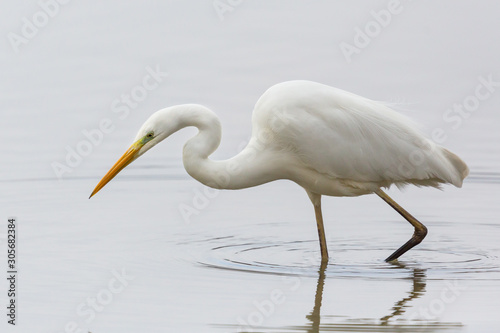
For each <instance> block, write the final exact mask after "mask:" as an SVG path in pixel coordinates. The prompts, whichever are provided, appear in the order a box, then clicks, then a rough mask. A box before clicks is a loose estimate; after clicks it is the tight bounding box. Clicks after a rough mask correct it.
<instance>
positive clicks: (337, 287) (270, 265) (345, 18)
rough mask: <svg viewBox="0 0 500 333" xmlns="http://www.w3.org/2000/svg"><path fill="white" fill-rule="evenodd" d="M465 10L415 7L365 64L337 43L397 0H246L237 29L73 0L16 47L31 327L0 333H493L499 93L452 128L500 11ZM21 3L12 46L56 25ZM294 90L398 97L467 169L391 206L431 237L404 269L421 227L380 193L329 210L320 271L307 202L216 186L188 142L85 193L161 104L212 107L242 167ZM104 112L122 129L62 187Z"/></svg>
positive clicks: (8, 185) (5, 172)
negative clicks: (33, 26)
mask: <svg viewBox="0 0 500 333" xmlns="http://www.w3.org/2000/svg"><path fill="white" fill-rule="evenodd" d="M452 5H453V6H454V8H456V10H458V7H457V6H456V2H453V3H452V2H450V3H448V4H446V2H444V3H440V4H422V3H410V2H408V3H407V2H402V6H403V11H402V12H401V13H399V14H397V15H395V16H393V18H392V21H391V23H390V24H389V25H388V26H387V27H385V28H384V29H383V30H382V31H381V32H380V34H379V35H378V36H376V37H375V38H373V40H372V41H371V43H370V45H369V46H367V47H366V48H364V49H362V50H361V52H360V53H359V54H356V55H354V56H353V57H352V62H351V63H348V62H347V61H346V59H345V57H344V56H343V54H342V53H341V51H340V48H339V43H340V42H341V41H345V42H351V43H352V39H353V36H354V28H355V27H360V28H364V27H365V25H366V24H367V23H368V22H370V20H372V16H371V14H370V11H371V10H375V11H380V10H383V9H385V8H387V3H386V2H383V1H382V2H377V3H375V2H372V1H370V2H368V1H367V2H364V3H363V2H357V3H356V4H347V3H344V4H334V3H331V2H322V3H319V4H317V7H315V6H316V5H315V6H312V5H310V4H306V3H303V4H298V3H297V4H293V5H291V4H288V3H286V2H282V3H279V2H276V3H273V4H268V3H267V2H252V3H249V2H242V3H241V4H239V5H237V6H235V7H234V10H233V11H229V12H226V13H225V14H224V20H223V21H221V20H220V19H219V16H218V15H217V12H216V11H215V10H214V8H213V4H212V3H210V2H190V3H189V4H179V3H169V2H163V3H162V4H158V3H137V4H122V3H118V2H117V3H114V4H111V3H107V4H98V5H95V4H94V5H93V6H92V7H91V6H89V5H88V4H84V3H79V2H71V3H69V4H67V5H64V6H61V7H60V11H59V12H58V13H57V15H55V16H54V17H53V18H51V19H50V21H49V23H48V24H47V25H46V26H45V27H43V28H42V29H40V31H39V32H38V34H37V35H36V36H35V37H33V38H32V39H30V40H29V41H28V43H26V44H23V45H21V46H20V48H19V52H18V53H16V52H15V51H14V50H13V48H12V46H11V44H10V43H9V40H8V38H4V39H3V41H2V43H3V45H2V46H3V50H5V52H2V53H0V60H1V62H0V63H1V65H0V66H2V80H1V81H0V84H1V89H0V91H1V93H0V103H1V105H2V107H1V109H0V110H1V111H0V112H1V116H2V120H3V121H2V134H3V135H2V138H3V142H4V144H3V145H2V148H1V149H2V154H1V155H2V164H1V169H0V182H1V187H2V192H1V197H0V202H1V205H2V208H3V210H2V211H3V212H4V213H3V217H2V218H3V219H4V220H6V219H7V217H8V216H15V217H16V218H17V219H18V232H19V237H18V246H19V254H18V265H19V279H18V292H19V293H18V313H17V314H18V318H17V319H18V323H17V327H15V328H13V327H11V326H10V325H7V323H6V320H5V317H4V319H2V323H1V324H0V325H1V326H2V332H3V331H4V328H5V331H12V332H14V331H15V332H34V331H37V332H65V331H67V332H76V331H77V329H80V330H81V332H93V333H97V332H137V331H145V332H146V331H147V332H237V331H250V332H252V331H254V332H319V331H325V332H328V331H335V332H436V331H444V332H478V331H481V332H489V331H495V330H496V329H497V327H498V326H499V325H500V321H499V320H498V315H497V312H498V309H499V307H500V301H499V300H500V259H499V255H500V247H499V245H498V235H499V234H500V233H499V232H500V230H499V228H500V224H499V222H498V220H497V216H498V215H499V214H498V213H499V209H500V208H499V206H498V204H497V195H498V188H499V184H500V173H498V170H499V167H500V158H499V156H500V148H499V145H498V140H499V138H500V137H499V134H498V131H497V129H496V127H497V126H498V122H499V116H498V112H496V110H498V107H499V106H500V97H499V96H500V94H499V93H498V92H497V91H496V89H497V88H496V86H493V88H492V89H493V90H492V92H491V94H490V95H489V97H488V98H485V99H481V101H480V103H479V105H478V106H477V109H475V110H474V111H471V112H468V113H467V112H466V113H462V115H461V116H460V117H459V118H454V120H453V121H446V120H445V118H443V117H444V115H445V114H446V112H448V111H447V110H448V109H450V108H452V107H453V104H454V103H465V101H466V100H467V98H469V100H470V98H471V97H469V96H474V93H475V89H476V87H477V85H478V84H481V80H480V79H479V78H480V77H482V78H488V76H489V75H492V77H493V79H494V81H496V80H497V78H498V77H500V74H499V73H498V65H497V63H498V62H497V59H498V58H499V56H500V47H499V46H498V45H497V44H498V43H497V41H498V40H499V37H500V30H499V29H497V24H498V23H497V18H496V15H495V13H496V12H498V5H497V4H496V3H495V2H490V3H487V2H484V3H483V6H484V7H481V8H479V7H478V5H477V4H473V3H469V2H465V1H464V2H463V3H461V5H460V6H459V7H460V12H459V13H454V14H453V15H451V14H450V12H449V7H450V6H452ZM4 7H5V6H4ZM7 7H8V8H5V9H4V10H2V11H1V12H2V20H0V24H1V26H0V30H1V31H2V35H4V36H7V34H8V33H9V32H16V33H20V30H21V26H22V21H21V19H22V17H28V18H29V19H31V17H32V15H33V14H34V13H36V12H37V11H39V10H40V7H39V6H38V5H37V4H28V5H21V4H10V5H8V6H7ZM347 13H348V14H349V15H347ZM430 13H431V14H430ZM89 22H92V24H90V23H89ZM250 22H259V24H257V25H255V24H250ZM457 36H461V37H460V38H459V37H457ZM158 68H159V70H160V71H162V72H168V75H167V76H166V77H165V78H161V79H160V81H161V82H159V83H158V86H157V87H156V88H154V89H152V90H150V91H148V92H147V96H146V97H145V98H144V100H141V101H138V102H137V105H136V106H134V107H131V106H130V107H128V108H127V107H125V109H123V108H122V109H120V110H116V109H114V108H113V107H112V105H113V102H114V100H115V99H118V100H119V101H120V99H121V98H122V97H121V96H122V94H129V95H131V94H132V92H133V91H134V89H135V90H137V88H136V87H137V86H140V85H141V84H142V82H143V80H144V77H145V76H147V75H148V73H150V71H155V70H157V69H158ZM296 78H305V79H312V80H317V81H320V82H324V83H327V84H331V85H334V86H338V87H340V88H343V89H346V90H351V91H353V92H356V93H359V94H361V95H365V96H367V97H370V98H373V99H378V100H385V101H389V102H397V103H399V106H398V108H399V109H401V112H402V113H405V114H407V115H409V116H411V117H412V118H413V119H415V120H416V121H418V122H420V123H422V124H424V125H423V131H424V132H425V133H427V134H428V135H429V136H432V133H433V130H435V129H437V128H441V129H443V131H444V133H445V134H446V139H445V140H444V143H443V144H444V145H445V146H447V147H449V148H450V149H451V150H453V151H454V152H456V153H457V154H459V155H460V156H461V157H463V158H464V160H465V161H466V162H467V163H468V164H469V166H470V168H471V175H470V177H469V178H467V180H466V181H465V183H464V186H463V188H462V189H456V188H453V187H445V188H444V190H443V191H438V190H435V189H425V188H420V189H419V188H414V187H413V188H412V187H408V188H407V189H405V190H404V191H402V192H401V191H398V190H397V189H391V190H390V191H389V195H391V196H392V197H393V198H394V199H395V200H396V201H397V202H398V203H400V204H401V205H402V206H403V207H405V208H406V209H407V210H408V211H410V212H411V213H412V214H413V215H415V216H416V217H417V218H418V219H420V220H421V221H422V222H423V223H424V224H425V225H427V227H428V228H429V235H428V236H427V238H426V239H425V240H424V242H423V243H422V244H420V245H419V246H418V247H416V248H414V249H413V250H411V251H409V252H408V253H407V254H405V255H404V256H403V257H402V258H401V260H400V261H399V263H397V264H388V263H385V262H384V261H383V259H384V258H386V257H387V256H388V255H389V254H391V253H392V251H394V250H395V249H396V248H398V247H399V246H400V245H401V244H403V243H404V242H405V241H406V240H407V239H408V238H409V237H410V236H411V233H412V231H413V230H412V228H411V226H410V225H409V224H408V223H407V222H405V221H403V220H402V219H401V217H400V216H399V215H398V214H397V213H396V212H394V211H393V210H392V209H391V208H390V207H389V206H388V205H386V204H385V203H384V202H383V201H382V200H380V199H379V198H378V197H376V196H374V195H369V196H363V197H358V198H324V200H323V213H324V219H325V228H326V233H327V240H328V246H329V251H330V255H331V260H330V262H329V264H328V265H321V263H320V260H319V258H318V255H319V244H318V241H317V231H316V226H315V222H314V211H313V208H312V206H311V204H310V202H309V200H308V198H307V195H306V193H305V192H304V191H303V190H302V189H301V188H300V187H298V186H297V185H295V184H293V183H290V182H286V181H279V182H275V183H271V184H266V185H264V186H260V187H257V188H251V189H247V190H242V191H237V192H232V191H212V190H207V189H206V188H205V187H203V186H202V185H200V184H198V183H197V182H196V181H194V180H192V179H190V178H189V177H188V175H187V174H186V173H185V171H184V169H183V167H182V162H181V147H182V144H183V142H184V141H185V140H186V139H187V138H189V137H190V136H192V135H193V134H194V133H195V131H194V130H192V129H186V130H184V131H182V132H180V133H178V134H176V135H174V136H173V137H172V138H169V140H168V141H167V142H164V143H162V144H161V145H160V146H159V147H158V148H156V149H153V150H151V151H150V152H148V153H147V154H146V155H145V156H143V157H142V158H141V159H139V160H138V161H136V162H134V164H132V165H131V166H129V167H128V168H127V169H126V170H124V171H123V172H122V173H121V174H120V176H118V177H117V178H115V179H114V180H113V181H112V182H111V183H110V184H108V185H107V186H106V187H105V188H104V189H103V190H102V191H101V192H99V194H98V195H96V196H95V197H94V198H92V200H88V199H87V198H88V196H89V194H90V192H91V191H92V189H93V188H94V186H95V185H96V184H97V182H98V180H99V179H100V177H102V176H103V175H104V173H105V172H106V171H107V170H108V169H109V168H110V167H111V165H112V164H113V163H114V162H115V161H116V159H117V158H118V157H119V156H121V154H122V153H123V152H124V151H125V149H126V147H128V145H129V144H130V142H131V140H132V139H133V137H134V136H135V133H136V131H137V130H138V128H139V126H140V125H141V124H142V122H143V121H144V120H145V119H146V118H147V117H148V116H149V115H150V114H151V113H152V112H153V111H154V110H157V109H160V108H162V107H165V106H168V105H173V104H177V103H187V102H196V103H201V104H205V105H207V106H210V107H211V108H212V109H213V110H214V111H215V112H216V113H217V114H218V115H219V116H220V118H221V121H222V125H223V135H224V136H223V142H222V145H221V147H220V148H219V150H218V151H217V152H216V153H215V154H214V158H217V159H222V158H228V157H230V156H232V155H234V154H236V153H237V152H238V150H239V149H241V147H242V146H243V145H244V144H245V142H246V141H247V140H248V138H249V136H250V132H251V127H250V118H251V109H252V106H253V103H255V101H256V100H257V98H258V96H260V94H261V93H262V92H263V91H264V90H265V89H266V88H267V87H268V86H270V85H271V84H273V83H276V82H280V81H283V80H288V79H296ZM151 82H153V81H151ZM481 91H483V92H485V91H487V90H484V88H483V90H481ZM120 106H122V107H124V106H126V104H124V102H121V104H120ZM125 111H127V112H125ZM450 115H451V114H450ZM453 115H454V116H455V117H456V116H457V115H458V114H457V113H453ZM105 118H107V119H109V120H110V121H111V123H112V125H113V126H114V127H113V129H112V130H110V131H109V133H105V134H103V137H102V139H101V140H100V141H99V142H98V143H97V144H92V145H91V148H90V151H89V152H88V154H87V155H86V156H83V157H82V158H81V160H78V161H73V162H74V165H73V166H70V169H71V170H70V171H71V172H64V173H63V174H62V175H61V177H60V178H61V179H60V180H58V178H57V175H56V173H55V171H54V168H53V165H54V162H58V163H60V164H63V165H67V162H66V157H67V156H66V155H67V154H68V147H69V149H74V150H77V149H78V147H80V148H82V145H84V143H82V142H84V141H89V139H88V138H87V137H86V136H85V134H84V133H83V132H82V131H87V133H89V132H92V131H93V130H95V129H96V128H98V127H99V124H100V122H101V121H102V119H105ZM92 133H93V132H92ZM79 145H80V146H79ZM495 193H497V194H496V195H495ZM186 207H188V208H186ZM186 209H187V210H186ZM1 225H2V227H1V228H2V229H0V235H2V234H4V233H5V231H6V227H5V223H2V224H1ZM0 241H1V242H2V243H5V238H0ZM2 247H3V248H5V246H4V245H2ZM2 252H3V253H5V250H2ZM3 258H4V259H2V265H1V267H2V270H4V271H6V263H5V255H3ZM5 287H6V284H3V285H2V287H0V290H1V292H0V302H1V303H2V304H7V293H6V289H5Z"/></svg>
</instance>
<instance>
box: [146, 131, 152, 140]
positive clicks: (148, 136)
mask: <svg viewBox="0 0 500 333" xmlns="http://www.w3.org/2000/svg"><path fill="white" fill-rule="evenodd" d="M153 136H154V133H153V132H149V133H148V134H146V137H147V138H149V139H151V138H152V137H153Z"/></svg>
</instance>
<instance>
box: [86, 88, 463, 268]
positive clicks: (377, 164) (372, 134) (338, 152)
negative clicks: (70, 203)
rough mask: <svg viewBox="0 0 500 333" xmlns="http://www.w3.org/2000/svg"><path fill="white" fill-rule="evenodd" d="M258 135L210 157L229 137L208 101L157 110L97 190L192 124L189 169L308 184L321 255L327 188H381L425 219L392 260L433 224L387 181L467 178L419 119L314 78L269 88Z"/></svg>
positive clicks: (348, 192) (220, 185) (196, 174)
mask: <svg viewBox="0 0 500 333" xmlns="http://www.w3.org/2000/svg"><path fill="white" fill-rule="evenodd" d="M252 125H253V129H252V138H251V139H250V141H249V143H248V145H247V146H246V147H245V149H243V150H242V151H241V152H240V153H239V154H237V155H236V156H234V157H233V158H230V159H228V160H225V161H214V160H211V159H209V158H208V157H209V156H210V154H212V153H213V152H214V151H215V150H216V149H217V147H218V146H219V143H220V140H221V125H220V122H219V119H218V117H217V116H216V115H215V113H213V112H212V111H210V110H209V109H208V108H206V107H204V106H201V105H196V104H185V105H177V106H172V107H168V108H165V109H162V110H159V111H157V112H156V113H154V114H153V115H152V116H151V117H150V118H149V119H148V120H147V121H146V122H145V123H144V125H142V127H141V129H140V130H139V133H138V134H137V136H136V138H135V142H134V144H132V146H131V147H130V148H129V149H128V150H127V151H126V152H125V154H124V155H123V156H122V157H121V158H120V159H119V160H118V161H117V162H116V164H115V165H114V166H113V167H112V168H111V170H109V171H108V173H107V174H106V175H105V176H104V177H103V178H102V180H101V181H100V182H99V183H98V184H97V186H96V188H95V189H94V191H93V192H92V194H91V195H90V197H92V196H93V195H94V194H96V193H97V192H98V191H99V190H100V189H101V188H102V187H104V186H105V185H106V184H107V183H108V182H109V181H110V180H111V179H113V177H115V176H116V175H117V174H118V173H119V172H120V171H121V170H122V169H123V168H125V167H126V166H127V165H129V164H130V163H131V162H132V161H134V160H135V159H137V158H138V157H139V156H141V155H142V154H144V153H145V152H146V151H148V150H149V149H151V148H152V147H153V146H155V145H156V144H158V143H159V142H160V141H162V140H163V139H165V138H167V137H168V136H170V135H171V134H173V133H175V132H177V131H178V130H180V129H181V128H184V127H187V126H195V127H197V128H198V130H199V132H198V134H197V135H195V136H194V137H193V138H191V139H190V140H188V141H187V142H186V144H185V145H184V149H183V163H184V167H185V169H186V171H187V172H188V173H189V174H190V175H191V176H192V177H193V178H195V179H196V180H198V181H199V182H201V183H203V184H205V185H207V186H210V187H213V188H216V189H232V190H233V189H242V188H247V187H252V186H257V185H261V184H264V183H267V182H270V181H273V180H277V179H288V180H292V181H294V182H295V183H297V184H299V185H300V186H302V187H303V188H304V189H305V190H306V192H307V194H308V195H309V198H310V199H311V202H312V204H313V205H314V211H315V214H316V222H317V227H318V235H319V242H320V250H321V257H322V260H323V261H327V260H328V251H327V245H326V239H325V231H324V227H323V217H322V213H321V196H322V195H329V196H359V195H363V194H369V193H376V194H377V195H378V196H379V197H380V198H382V199H383V200H384V201H385V202H387V203H388V204H389V205H390V206H391V207H392V208H394V209H395V210H396V211H397V212H398V213H399V214H401V215H402V216H403V217H404V218H405V219H406V220H407V221H408V222H410V223H411V224H412V225H413V227H414V228H415V231H414V234H413V236H412V237H411V239H410V240H409V241H408V242H407V243H405V244H404V245H403V246H401V247H400V248H399V249H398V250H396V251H395V252H394V253H393V254H392V255H390V256H389V257H388V258H387V259H386V261H392V260H395V259H397V258H398V257H399V256H401V255H402V254H404V253H405V252H406V251H408V250H409V249H411V248H412V247H414V246H415V245H417V244H419V243H420V242H421V241H422V240H423V239H424V237H425V236H426V234H427V228H426V227H425V226H424V225H423V224H422V223H420V222H419V221H418V220H417V219H415V218H414V217H413V216H412V215H410V214H409V213H408V212H407V211H406V210H404V209H403V208H402V207H401V206H399V205H398V204H397V203H396V202H395V201H394V200H392V199H391V198H390V197H389V196H388V195H387V194H386V193H385V192H384V191H382V188H388V187H390V186H391V185H392V184H395V185H396V186H398V187H401V186H404V185H407V184H414V185H417V186H432V187H439V186H440V184H442V183H451V184H453V185H455V186H457V187H461V186H462V182H463V179H464V178H465V177H466V176H467V175H468V173H469V169H468V167H467V165H466V164H465V163H464V162H463V161H462V160H461V159H460V158H459V157H458V156H457V155H455V154H453V153H452V152H450V151H449V150H447V149H445V148H443V147H441V146H439V145H437V144H435V143H433V142H432V141H430V140H428V139H427V138H425V137H424V136H423V135H422V134H420V133H419V131H418V130H417V129H416V127H415V125H414V124H413V123H412V121H411V120H410V119H408V118H406V117H404V116H402V115H401V114H399V113H397V112H395V111H393V110H391V109H390V108H388V107H387V106H385V105H384V104H381V103H378V102H375V101H372V100H369V99H367V98H364V97H360V96H357V95H355V94H352V93H349V92H346V91H343V90H340V89H336V88H333V87H330V86H326V85H323V84H320V83H316V82H310V81H289V82H283V83H280V84H277V85H275V86H273V87H271V88H269V89H268V90H267V91H266V92H265V93H264V94H263V95H262V97H260V99H259V100H258V101H257V104H256V105H255V108H254V111H253V116H252Z"/></svg>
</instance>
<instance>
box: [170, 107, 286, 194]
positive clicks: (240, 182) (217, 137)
mask: <svg viewBox="0 0 500 333" xmlns="http://www.w3.org/2000/svg"><path fill="white" fill-rule="evenodd" d="M178 117H179V118H178V119H179V129H181V128H183V127H187V126H195V127H197V128H198V134H196V135H195V136H194V137H192V138H191V139H189V140H188V141H187V142H186V144H185V145H184V149H183V163H184V168H185V169H186V171H187V172H188V173H189V175H191V177H193V178H195V179H196V180H198V181H199V182H201V183H203V184H205V185H207V186H210V187H213V188H217V189H240V188H247V187H252V186H257V185H260V184H263V183H267V182H269V181H272V180H275V179H277V178H276V177H274V176H273V175H272V172H269V168H268V166H269V163H265V160H266V159H267V158H266V156H268V154H267V153H266V151H265V149H263V147H260V148H257V147H256V146H255V145H254V144H253V139H252V140H251V141H250V143H249V144H248V145H247V147H246V148H245V149H243V150H242V151H241V152H240V153H239V154H237V155H236V156H234V157H232V158H230V159H228V160H224V161H213V160H211V159H209V158H208V157H209V156H210V155H211V154H212V153H213V152H214V151H215V150H216V149H217V147H218V146H219V144H220V141H221V134H222V131H221V125H220V121H219V118H218V117H217V116H216V115H215V113H213V112H212V111H210V110H209V109H208V108H205V107H203V106H200V105H185V106H183V109H182V111H181V112H179V113H178ZM263 162H264V163H263ZM267 162H270V161H267Z"/></svg>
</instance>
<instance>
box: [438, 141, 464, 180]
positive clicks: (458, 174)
mask: <svg viewBox="0 0 500 333" xmlns="http://www.w3.org/2000/svg"><path fill="white" fill-rule="evenodd" d="M442 149H443V150H442V152H443V155H444V157H445V158H446V159H447V160H448V162H449V163H450V164H451V166H452V167H453V168H454V171H455V172H452V175H451V176H452V178H451V179H448V181H449V182H450V183H452V184H453V185H455V186H456V187H462V183H463V181H464V179H465V177H467V176H468V175H469V167H468V166H467V164H465V162H464V161H462V159H461V158H460V157H458V156H457V155H455V154H453V153H452V152H451V151H449V150H448V149H446V148H442Z"/></svg>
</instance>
